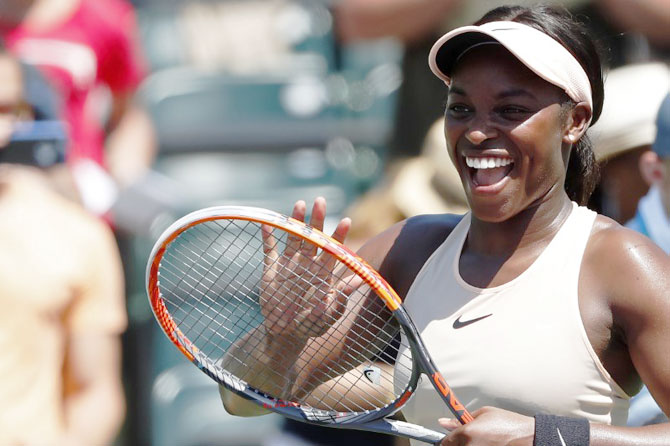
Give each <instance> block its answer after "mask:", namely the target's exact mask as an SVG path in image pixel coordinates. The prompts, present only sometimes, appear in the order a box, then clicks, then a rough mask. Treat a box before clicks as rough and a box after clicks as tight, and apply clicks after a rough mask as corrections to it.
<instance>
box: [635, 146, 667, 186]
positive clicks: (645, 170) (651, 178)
mask: <svg viewBox="0 0 670 446" xmlns="http://www.w3.org/2000/svg"><path fill="white" fill-rule="evenodd" d="M639 168H640V174H641V175H642V178H643V179H644V181H645V183H647V184H648V185H649V186H651V185H654V184H658V183H660V182H663V179H664V178H665V174H666V172H665V165H664V164H663V161H662V160H661V158H660V157H659V156H658V154H657V153H656V152H654V151H652V150H647V151H646V152H644V153H643V154H642V155H640V161H639Z"/></svg>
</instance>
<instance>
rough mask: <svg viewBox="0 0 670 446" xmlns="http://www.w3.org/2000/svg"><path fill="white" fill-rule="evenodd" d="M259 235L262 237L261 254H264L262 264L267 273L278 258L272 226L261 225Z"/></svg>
mask: <svg viewBox="0 0 670 446" xmlns="http://www.w3.org/2000/svg"><path fill="white" fill-rule="evenodd" d="M261 235H262V237H263V254H265V255H264V256H263V263H264V266H265V269H266V271H267V270H269V269H270V267H271V265H272V264H273V263H274V262H275V261H276V260H277V258H278V257H279V253H278V252H277V240H276V239H275V236H274V235H273V234H272V226H270V225H261Z"/></svg>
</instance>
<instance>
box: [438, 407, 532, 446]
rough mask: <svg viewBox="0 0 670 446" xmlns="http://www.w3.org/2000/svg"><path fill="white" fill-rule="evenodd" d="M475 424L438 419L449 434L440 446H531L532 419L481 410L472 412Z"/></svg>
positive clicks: (497, 411) (484, 408) (505, 411)
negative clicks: (462, 423)
mask: <svg viewBox="0 0 670 446" xmlns="http://www.w3.org/2000/svg"><path fill="white" fill-rule="evenodd" d="M472 416H473V417H474V418H475V419H474V421H471V422H470V423H468V424H466V425H461V424H460V423H459V422H458V421H457V420H455V419H448V418H440V419H439V420H438V421H439V423H440V424H441V425H442V427H444V428H446V429H448V430H449V431H450V432H449V434H448V435H447V436H446V437H444V440H442V443H441V445H442V446H533V437H534V434H535V420H534V419H533V418H532V417H527V416H525V415H520V414H518V413H515V412H510V411H508V410H503V409H497V408H494V407H483V408H481V409H479V410H476V411H474V412H472Z"/></svg>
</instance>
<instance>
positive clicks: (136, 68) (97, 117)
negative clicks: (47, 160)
mask: <svg viewBox="0 0 670 446" xmlns="http://www.w3.org/2000/svg"><path fill="white" fill-rule="evenodd" d="M0 17H2V19H0V36H2V37H4V39H5V40H6V43H7V46H8V48H9V49H10V51H11V52H13V53H14V54H15V55H17V56H18V57H19V58H20V59H22V60H24V61H26V62H29V63H31V64H34V65H36V66H38V67H40V69H42V71H43V72H44V74H45V75H46V77H47V78H48V79H49V80H50V82H51V84H52V85H53V86H54V88H55V89H56V90H57V91H58V93H59V95H60V96H61V98H62V100H63V107H64V110H63V112H64V116H65V120H66V121H67V122H68V124H69V126H70V137H71V144H70V145H69V147H68V152H67V158H68V164H69V166H70V167H71V168H72V170H73V173H74V176H75V179H76V181H77V185H78V188H79V192H80V194H81V199H82V201H83V203H84V205H85V206H86V207H87V208H89V209H90V210H92V211H94V212H95V213H99V214H102V213H104V212H106V211H107V210H108V209H109V207H110V206H111V204H112V202H113V201H114V199H115V194H116V187H117V186H120V187H126V186H128V185H129V184H132V183H133V182H134V181H135V180H137V179H138V178H140V177H141V176H142V174H143V173H144V172H145V171H146V169H147V168H148V166H149V165H150V164H151V162H152V160H153V156H154V150H155V142H154V133H153V129H152V126H151V123H150V120H149V118H148V117H147V115H146V114H145V112H144V111H143V110H142V108H141V107H139V106H138V105H136V104H135V103H134V101H133V96H134V92H135V89H136V88H137V86H138V85H139V83H140V81H141V79H142V76H143V74H144V68H143V64H142V61H141V58H140V55H139V48H138V45H137V41H136V38H137V35H136V34H137V29H136V23H135V16H134V12H133V9H132V7H131V5H130V4H128V3H126V1H125V0H11V1H3V2H0ZM105 91H107V92H109V93H110V95H108V97H111V101H108V102H111V104H109V103H108V104H107V105H108V107H105V106H104V104H105V101H104V100H103V98H105V94H104V92H105ZM106 111H108V113H105V112H106ZM105 115H107V116H105ZM105 146H106V148H107V150H105ZM107 171H108V172H109V173H110V174H111V177H112V178H113V181H110V178H108V177H107V175H106V172H107Z"/></svg>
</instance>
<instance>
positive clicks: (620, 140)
mask: <svg viewBox="0 0 670 446" xmlns="http://www.w3.org/2000/svg"><path fill="white" fill-rule="evenodd" d="M668 89H670V70H669V69H668V68H667V66H666V65H665V64H663V63H660V62H656V63H640V64H633V65H627V66H623V67H618V68H615V69H613V70H611V71H610V72H609V74H608V76H607V80H606V82H605V98H606V99H605V105H604V107H603V114H602V116H601V118H600V120H598V123H597V124H596V125H594V126H593V128H591V129H590V130H589V136H591V138H592V139H593V143H594V151H595V154H596V159H597V161H598V163H599V164H600V165H601V180H600V184H599V186H598V188H597V193H596V194H595V197H596V198H595V199H594V200H592V202H591V203H590V205H591V206H592V207H593V208H594V209H596V210H598V211H600V212H602V213H603V214H605V215H607V216H608V217H610V218H613V219H614V220H616V221H617V222H619V223H621V224H624V223H625V222H626V221H628V220H630V219H631V218H633V215H635V209H636V207H637V203H638V201H639V200H640V198H642V196H643V195H644V194H646V193H647V190H648V188H649V185H648V184H647V183H646V182H645V181H644V179H643V178H642V175H641V174H640V171H639V169H638V164H639V160H640V156H641V155H642V153H644V152H646V151H649V150H650V149H651V144H652V143H653V142H654V138H655V136H656V113H657V110H658V108H659V106H660V104H661V101H662V100H663V97H664V96H665V95H666V93H667V92H668ZM631 110H635V112H634V113H631Z"/></svg>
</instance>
